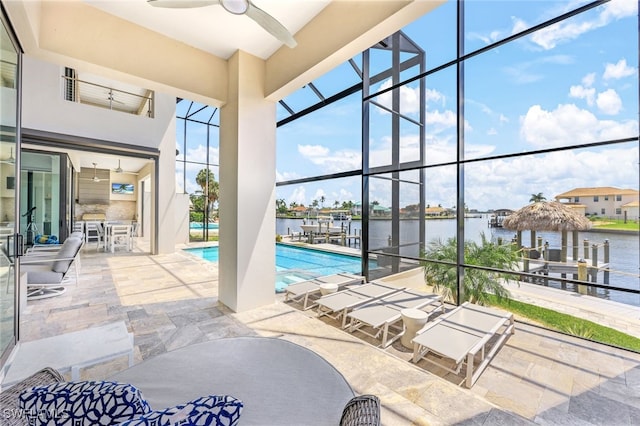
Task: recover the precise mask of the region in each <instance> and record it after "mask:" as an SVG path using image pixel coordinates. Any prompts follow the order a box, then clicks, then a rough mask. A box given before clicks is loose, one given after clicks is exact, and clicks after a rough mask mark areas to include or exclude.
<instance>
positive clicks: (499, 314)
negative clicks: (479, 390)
mask: <svg viewBox="0 0 640 426" xmlns="http://www.w3.org/2000/svg"><path fill="white" fill-rule="evenodd" d="M514 331H515V328H514V321H513V314H512V313H510V312H504V311H499V310H496V309H492V308H487V307H485V306H479V305H474V304H471V303H469V302H465V303H463V304H462V305H460V306H458V307H457V308H455V309H453V310H452V311H450V312H448V313H446V314H444V315H442V316H441V317H439V318H437V319H436V320H435V321H434V322H432V323H429V324H427V325H425V326H424V327H423V328H422V329H421V330H419V331H418V332H417V335H416V337H415V338H414V339H413V362H414V363H417V362H418V361H420V360H421V359H424V360H425V361H427V362H430V363H432V364H434V365H437V366H439V367H441V368H443V369H445V370H447V371H449V372H451V373H453V374H459V373H460V371H461V369H462V366H463V364H466V378H465V385H466V387H468V388H470V387H472V386H473V384H474V383H475V382H476V380H478V378H479V377H480V375H481V374H482V372H483V371H484V369H485V368H487V366H488V365H489V363H490V362H491V360H492V359H493V357H494V356H495V355H496V353H497V352H498V351H499V350H500V348H501V347H502V345H503V344H504V343H505V342H506V341H507V339H508V338H509V337H511V335H512V334H513V333H514ZM489 345H490V347H489V348H488V349H489V350H488V351H487V347H488V346H489ZM429 352H432V353H433V354H434V355H435V356H433V357H427V355H428V354H429ZM476 357H477V358H478V359H477V360H476ZM476 361H478V364H477V365H476ZM451 363H453V366H454V368H450V365H451Z"/></svg>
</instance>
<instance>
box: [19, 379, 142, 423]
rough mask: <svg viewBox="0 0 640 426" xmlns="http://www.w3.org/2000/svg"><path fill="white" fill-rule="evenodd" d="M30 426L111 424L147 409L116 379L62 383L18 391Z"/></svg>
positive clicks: (139, 397) (133, 390)
mask: <svg viewBox="0 0 640 426" xmlns="http://www.w3.org/2000/svg"><path fill="white" fill-rule="evenodd" d="M19 398H20V400H19V403H20V408H21V409H22V410H24V412H25V413H26V415H27V418H28V421H29V425H30V426H40V425H56V426H67V425H68V426H72V425H73V426H75V425H83V424H84V425H89V424H90V425H112V424H117V423H120V422H123V421H126V420H129V419H132V418H134V417H137V416H139V415H141V414H145V413H148V412H149V411H151V408H150V407H149V404H148V403H147V402H146V401H145V400H144V399H143V398H142V395H141V393H140V391H139V390H138V389H137V388H135V387H134V386H131V385H129V384H124V383H116V382H100V381H86V382H62V383H54V384H51V385H47V386H36V387H33V388H30V389H26V390H25V391H23V392H22V393H21V394H20V397H19Z"/></svg>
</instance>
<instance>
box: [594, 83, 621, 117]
mask: <svg viewBox="0 0 640 426" xmlns="http://www.w3.org/2000/svg"><path fill="white" fill-rule="evenodd" d="M596 104H597V105H598V108H599V109H600V111H602V112H603V113H604V114H607V115H616V114H617V113H619V112H620V110H621V109H622V100H621V99H620V96H618V93H617V92H616V91H615V90H613V89H608V90H606V91H604V92H601V93H598V99H597V100H596Z"/></svg>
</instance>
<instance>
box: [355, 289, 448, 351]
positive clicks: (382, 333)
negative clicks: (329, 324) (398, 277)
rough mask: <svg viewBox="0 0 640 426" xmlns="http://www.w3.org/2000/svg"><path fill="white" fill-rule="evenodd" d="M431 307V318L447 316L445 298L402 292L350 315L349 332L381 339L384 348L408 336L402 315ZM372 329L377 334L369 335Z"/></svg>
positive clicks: (360, 308)
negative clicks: (403, 312)
mask: <svg viewBox="0 0 640 426" xmlns="http://www.w3.org/2000/svg"><path fill="white" fill-rule="evenodd" d="M427 308H430V311H429V312H427V314H428V315H427V319H428V317H429V316H431V314H432V313H433V312H436V311H437V310H440V311H441V312H442V313H444V311H445V310H444V303H443V301H442V296H441V295H439V294H434V293H423V292H419V291H416V290H409V289H407V290H402V291H399V292H397V293H393V294H391V295H390V296H386V297H383V298H382V299H378V300H375V301H373V302H371V303H368V304H366V305H364V306H361V307H359V308H357V309H354V310H353V311H351V312H350V313H348V314H347V318H348V319H349V325H348V326H347V330H348V331H349V332H350V333H353V332H355V331H359V332H361V333H363V334H365V335H367V336H370V337H373V338H374V339H380V340H381V344H380V345H381V347H383V348H386V347H388V346H389V345H391V344H392V343H393V342H395V341H396V340H398V339H399V338H400V337H402V335H403V333H404V326H403V324H402V315H401V311H402V310H403V309H420V310H423V311H425V312H426V309H427ZM369 329H372V330H373V331H371V332H369ZM391 335H393V336H392V337H391ZM390 337H391V338H390Z"/></svg>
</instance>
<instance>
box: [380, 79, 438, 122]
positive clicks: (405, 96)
mask: <svg viewBox="0 0 640 426" xmlns="http://www.w3.org/2000/svg"><path fill="white" fill-rule="evenodd" d="M391 86H392V83H391V80H386V81H385V82H383V83H382V85H381V86H380V90H384V89H388V88H389V87H391ZM432 92H433V91H432ZM437 93H438V92H435V93H431V94H430V96H436V97H437ZM392 96H393V90H390V91H388V92H386V93H383V94H381V95H378V96H376V102H377V103H379V104H380V105H382V106H384V107H386V108H389V109H392ZM378 111H379V112H380V113H382V114H388V112H387V111H385V110H383V109H378ZM419 111H420V87H415V88H412V87H409V86H406V85H405V86H400V113H401V114H407V115H409V114H416V113H418V112H419Z"/></svg>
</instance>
